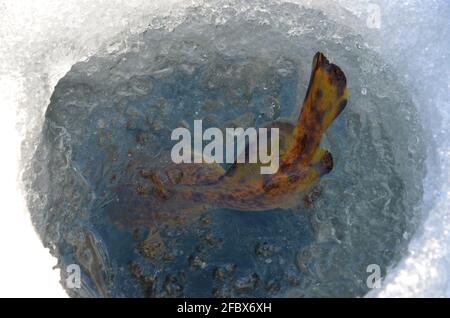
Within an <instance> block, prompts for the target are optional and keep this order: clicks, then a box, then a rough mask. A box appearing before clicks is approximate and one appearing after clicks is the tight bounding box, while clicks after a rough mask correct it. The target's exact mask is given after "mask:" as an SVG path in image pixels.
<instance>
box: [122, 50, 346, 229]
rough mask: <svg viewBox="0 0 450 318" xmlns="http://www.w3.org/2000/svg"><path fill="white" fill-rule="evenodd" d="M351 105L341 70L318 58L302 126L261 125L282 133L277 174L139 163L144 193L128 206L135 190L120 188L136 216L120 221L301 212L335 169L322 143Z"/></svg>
mask: <svg viewBox="0 0 450 318" xmlns="http://www.w3.org/2000/svg"><path fill="white" fill-rule="evenodd" d="M347 101H348V88H347V79H346V76H345V74H344V72H343V71H342V70H341V69H340V68H339V67H338V66H337V65H335V64H333V63H330V62H329V60H328V59H327V58H326V57H325V56H324V54H323V53H321V52H317V53H316V54H315V55H314V58H313V62H312V67H311V75H310V80H309V85H308V88H307V92H306V95H305V98H304V100H303V104H302V106H301V108H300V112H299V116H298V119H297V121H296V122H294V123H292V122H290V121H289V120H281V119H280V120H276V121H273V122H270V123H267V124H266V125H264V127H266V128H278V129H279V156H280V158H279V169H278V171H277V172H276V173H274V174H261V173H260V167H261V166H262V163H261V162H257V163H237V162H235V163H233V164H232V165H231V166H230V167H229V168H228V169H227V170H225V169H224V168H223V167H222V166H221V165H220V164H218V163H179V164H174V163H173V162H172V161H171V159H170V156H169V155H168V154H162V155H161V156H159V158H157V159H155V158H151V159H150V158H144V157H141V158H134V159H133V160H132V161H131V162H130V163H129V164H128V165H127V167H126V169H128V170H130V169H131V170H132V171H134V172H133V173H135V174H139V177H140V178H141V179H142V180H145V185H139V187H140V190H139V189H138V190H136V191H138V192H139V193H140V194H141V195H140V197H139V198H137V199H136V196H134V197H133V198H134V199H133V202H130V201H129V200H128V201H127V193H128V194H129V192H127V191H131V190H130V189H124V188H122V189H121V191H122V192H121V196H122V197H123V198H124V199H125V200H124V202H125V203H124V204H125V205H126V204H128V207H129V206H133V207H134V209H135V211H134V212H129V213H127V212H123V211H122V212H120V213H121V214H120V216H119V218H120V219H121V221H122V223H127V224H134V225H136V224H143V223H149V222H152V220H155V219H160V220H165V222H174V223H177V222H178V221H177V219H179V218H177V217H175V216H178V217H180V216H181V218H182V219H189V217H190V216H192V215H195V214H198V213H199V212H202V211H205V210H208V209H231V210H236V211H247V212H261V211H268V210H273V209H293V208H295V207H298V206H299V202H302V199H304V198H307V197H308V195H310V194H311V193H312V192H313V191H314V187H315V186H316V185H317V182H318V181H319V179H320V178H321V177H322V176H323V175H325V174H327V173H329V172H330V171H331V170H332V169H333V157H332V155H331V153H330V152H329V151H328V150H326V149H323V148H321V147H320V142H321V138H322V136H323V134H324V133H325V131H326V130H327V129H328V127H329V126H330V125H331V123H332V122H333V121H334V120H335V119H336V118H337V117H338V116H339V115H340V114H341V113H342V111H343V110H344V109H345V107H346V105H347ZM268 131H270V129H268ZM269 138H270V136H269ZM269 144H270V143H269ZM248 150H249V147H248V145H247V148H246V151H247V153H248ZM149 166H151V167H153V168H149ZM125 205H124V206H123V209H124V210H126V209H127V208H126V207H125ZM128 210H129V208H128ZM136 211H137V212H136Z"/></svg>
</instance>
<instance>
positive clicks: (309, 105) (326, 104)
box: [282, 52, 348, 164]
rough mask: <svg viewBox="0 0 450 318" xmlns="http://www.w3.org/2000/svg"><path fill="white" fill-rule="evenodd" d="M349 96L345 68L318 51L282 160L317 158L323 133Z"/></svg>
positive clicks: (287, 162)
mask: <svg viewBox="0 0 450 318" xmlns="http://www.w3.org/2000/svg"><path fill="white" fill-rule="evenodd" d="M347 98H348V89H347V79H346V77H345V74H344V72H343V71H342V70H341V69H340V68H339V67H338V66H337V65H335V64H332V63H330V62H329V61H328V60H327V58H326V57H325V56H324V55H323V54H322V53H320V52H318V53H316V55H315V56H314V60H313V65H312V70H311V78H310V81H309V86H308V90H307V92H306V96H305V99H304V101H303V107H302V110H301V112H300V116H299V118H298V121H297V124H296V126H295V128H294V139H293V142H292V144H291V145H290V147H289V148H288V150H287V152H286V153H285V155H284V157H283V158H282V164H283V163H284V164H292V163H298V162H300V163H303V164H304V163H308V162H309V161H311V160H312V159H313V158H314V156H315V155H316V152H317V150H318V148H319V144H320V139H321V137H322V134H323V133H324V132H325V130H326V129H327V128H328V127H329V126H330V124H331V123H332V122H333V120H334V119H335V118H336V117H337V116H338V115H339V114H340V113H341V112H342V111H343V110H344V108H345V106H346V105H347Z"/></svg>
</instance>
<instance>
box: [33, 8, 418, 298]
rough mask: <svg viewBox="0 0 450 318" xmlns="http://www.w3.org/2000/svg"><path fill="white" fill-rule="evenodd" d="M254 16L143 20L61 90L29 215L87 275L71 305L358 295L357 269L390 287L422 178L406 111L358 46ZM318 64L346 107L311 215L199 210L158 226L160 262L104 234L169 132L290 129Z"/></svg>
mask: <svg viewBox="0 0 450 318" xmlns="http://www.w3.org/2000/svg"><path fill="white" fill-rule="evenodd" d="M261 7H264V10H262V9H261ZM261 7H260V6H257V5H255V6H253V7H251V8H248V7H246V6H245V4H242V3H240V2H236V3H234V5H233V6H230V7H227V8H220V6H217V7H216V6H214V5H211V6H206V7H203V8H201V9H199V8H194V9H190V10H188V11H187V13H186V15H185V18H184V20H182V21H183V22H182V23H181V24H179V25H178V24H177V25H176V26H175V27H174V29H173V30H166V29H165V28H164V26H165V25H170V18H167V19H168V20H169V21H167V20H162V21H161V19H153V20H151V21H149V23H150V25H149V28H148V30H147V31H146V32H144V33H143V34H140V35H136V36H132V37H130V38H129V39H128V40H127V41H126V43H118V44H117V43H116V45H111V46H109V47H108V48H107V49H106V52H105V53H103V54H99V55H97V56H92V57H91V58H90V59H89V60H88V61H86V62H81V63H78V64H76V65H74V66H73V67H72V69H71V71H70V72H69V73H68V74H67V75H66V76H64V77H63V78H62V79H61V80H60V82H59V83H58V85H57V87H56V88H55V91H54V93H53V95H52V99H51V103H50V105H49V107H48V109H47V113H46V119H45V123H44V128H43V130H42V140H41V142H40V144H39V146H38V149H37V151H36V154H35V156H34V163H33V165H32V168H31V169H30V170H29V171H28V175H29V180H31V181H32V185H31V188H32V190H33V191H34V195H33V196H30V198H29V205H30V208H31V213H32V217H33V221H34V223H35V224H36V227H37V228H38V230H39V232H40V234H41V236H42V238H43V240H44V243H45V244H46V245H49V246H53V247H54V248H55V250H54V251H55V254H56V255H57V256H58V258H59V260H60V266H61V267H63V268H64V267H65V266H67V265H68V264H71V263H77V264H80V265H81V266H82V269H83V273H84V274H83V288H82V289H81V290H68V292H69V293H70V294H71V295H79V296H86V295H110V296H122V295H129V296H211V295H214V296H257V297H259V296H306V297H311V296H362V295H364V294H365V293H366V292H367V286H366V278H367V273H366V268H367V266H368V265H369V264H378V265H380V267H381V268H382V272H383V275H384V274H385V271H386V269H387V267H388V266H391V265H394V264H396V262H397V261H398V260H399V258H400V257H401V255H403V253H404V250H405V249H406V246H407V243H408V242H409V239H410V237H411V234H412V233H413V232H414V229H415V227H416V224H417V222H418V221H419V220H418V213H419V210H420V209H419V206H420V199H421V196H422V178H423V176H424V173H425V167H424V156H425V150H424V142H423V140H422V139H421V136H422V131H421V127H420V125H419V123H418V118H417V114H416V110H415V108H414V105H413V103H412V100H411V97H410V96H409V94H408V93H407V91H406V90H405V89H404V88H403V87H402V85H401V81H400V80H399V79H398V78H397V77H396V76H395V74H394V72H393V71H392V70H391V68H390V66H389V65H388V64H386V63H385V62H383V61H382V60H381V59H380V58H379V57H378V56H377V54H375V53H374V52H373V51H371V50H370V49H369V48H368V47H367V46H366V45H365V41H364V38H362V37H361V36H359V35H356V34H354V33H353V32H352V31H351V30H350V29H348V28H346V27H344V26H342V25H339V24H336V23H335V22H333V21H331V20H330V19H328V18H327V17H326V16H325V15H324V14H323V13H322V12H320V11H316V10H311V9H304V8H300V7H298V6H297V5H293V4H281V5H278V4H277V5H269V4H266V3H265V2H261ZM219 8H220V9H219ZM318 50H321V51H323V52H324V53H325V55H326V56H328V57H329V58H330V59H331V60H332V61H333V62H334V63H336V64H337V65H339V66H340V67H341V68H342V69H343V70H344V72H345V73H346V75H347V78H348V84H349V90H350V97H349V104H348V105H347V108H346V110H345V111H344V113H343V114H342V116H340V117H339V119H338V120H337V121H336V122H335V123H334V124H333V125H332V126H331V128H330V129H329V130H328V132H327V134H326V136H325V138H324V139H323V145H324V147H325V148H327V149H329V150H330V152H331V153H332V154H333V157H334V161H335V167H334V170H333V171H332V173H331V174H329V175H328V176H327V177H326V178H323V179H322V180H321V182H320V186H321V187H322V195H321V196H320V198H319V199H318V200H317V201H316V202H315V203H314V204H313V205H312V206H311V207H309V208H299V209H298V210H295V211H288V212H286V211H281V210H280V211H278V210H275V211H268V212H262V213H243V212H234V211H225V210H220V211H217V210H215V211H207V212H206V213H204V214H203V216H202V218H201V220H200V221H198V222H195V223H193V224H189V225H186V226H178V227H170V228H159V229H158V235H160V236H161V237H163V241H164V243H165V250H166V252H161V253H162V254H156V255H157V256H158V257H156V258H155V257H154V254H153V250H151V249H150V250H149V249H145V248H142V247H143V244H142V243H143V242H144V241H145V240H147V241H148V239H149V238H150V239H151V238H152V237H153V235H154V229H153V228H143V229H141V230H140V231H133V232H130V231H127V230H126V229H124V228H122V227H121V226H120V224H116V223H115V222H114V219H112V218H111V217H110V216H111V213H112V212H114V211H117V209H118V208H122V209H123V208H124V207H123V206H121V202H120V200H119V201H117V199H118V195H117V193H116V192H115V190H116V186H117V185H118V184H119V183H131V184H133V182H135V181H136V180H134V179H133V178H134V177H133V176H129V174H127V172H126V170H125V169H124V166H125V164H126V162H128V161H129V160H132V158H135V157H136V158H138V157H139V155H140V154H145V155H148V156H158V155H159V154H161V153H162V152H164V151H167V150H169V149H170V147H171V145H172V144H171V143H170V142H169V141H170V132H171V131H172V129H174V128H176V127H177V126H179V125H180V124H182V125H186V124H187V125H189V124H190V125H192V123H193V120H194V119H203V121H204V124H205V128H206V126H218V127H225V126H229V125H230V124H236V123H239V125H241V126H244V127H245V126H253V125H256V126H259V125H261V124H262V123H263V122H265V121H267V120H272V119H276V117H278V116H281V117H288V118H290V119H292V120H294V119H295V118H296V116H297V114H298V108H297V105H298V104H299V103H300V102H301V101H302V99H303V97H304V94H305V92H306V86H307V84H308V80H309V71H310V64H311V60H312V56H313V55H314V53H315V52H316V51H318ZM130 158H131V159H130ZM149 164H150V165H151V163H149ZM130 195H135V196H136V197H135V200H136V201H139V200H140V197H139V195H138V193H134V194H133V193H132V192H130ZM133 199H134V198H133ZM130 200H131V199H130ZM299 200H301V199H299ZM133 208H134V207H133V206H129V207H128V209H133ZM157 253H159V252H158V251H157Z"/></svg>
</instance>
